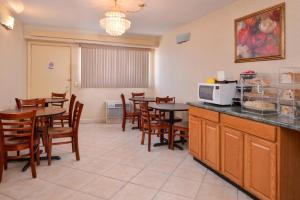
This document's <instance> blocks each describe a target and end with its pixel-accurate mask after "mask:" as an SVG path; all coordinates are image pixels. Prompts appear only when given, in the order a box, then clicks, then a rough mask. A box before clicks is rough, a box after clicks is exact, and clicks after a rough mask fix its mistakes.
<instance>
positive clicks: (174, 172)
mask: <svg viewBox="0 0 300 200" xmlns="http://www.w3.org/2000/svg"><path fill="white" fill-rule="evenodd" d="M120 130H121V129H120V126H119V125H106V124H82V125H81V127H80V152H81V160H80V161H79V162H77V161H76V160H75V155H74V154H72V153H71V152H70V151H71V147H70V146H69V145H62V146H54V149H53V151H54V152H53V154H54V155H60V156H61V157H62V160H59V161H53V162H52V165H51V166H50V167H49V166H47V162H46V161H42V163H41V165H40V166H38V167H37V173H38V178H36V179H32V178H31V173H30V170H27V171H26V172H21V168H22V166H23V165H24V163H9V166H8V170H7V171H4V173H3V181H2V183H1V184H0V199H1V200H12V199H30V200H35V199H38V200H46V199H47V200H52V199H55V200H63V199H66V200H96V199H98V200H101V199H102V200H103V199H112V200H151V199H152V200H249V199H250V198H249V197H248V196H247V195H245V194H244V193H242V192H240V191H238V189H237V188H235V187H233V186H231V185H230V184H228V183H227V182H225V181H223V180H222V179H220V178H219V177H218V176H216V175H214V174H213V173H212V172H210V171H209V170H207V169H206V168H205V167H203V166H202V165H200V164H198V163H197V162H195V161H194V160H193V159H192V157H191V156H190V155H189V154H188V152H187V151H186V150H185V151H180V150H175V151H171V150H168V149H167V147H157V148H153V149H152V150H153V151H152V152H151V153H148V152H147V146H146V145H145V146H142V145H140V132H139V131H137V130H135V131H133V130H131V129H130V128H129V127H128V128H127V130H126V132H125V133H124V132H121V131H120Z"/></svg>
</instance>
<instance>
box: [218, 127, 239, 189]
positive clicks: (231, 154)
mask: <svg viewBox="0 0 300 200" xmlns="http://www.w3.org/2000/svg"><path fill="white" fill-rule="evenodd" d="M221 148H222V149H221V165H222V173H223V174H224V175H225V176H227V177H228V178H230V179H231V180H232V181H234V182H235V183H237V184H238V185H240V186H243V177H244V174H243V173H244V170H243V168H244V163H243V162H244V134H243V133H242V132H240V131H237V130H234V129H231V128H228V127H222V133H221Z"/></svg>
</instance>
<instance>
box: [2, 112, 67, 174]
mask: <svg viewBox="0 0 300 200" xmlns="http://www.w3.org/2000/svg"><path fill="white" fill-rule="evenodd" d="M33 110H36V117H37V118H38V117H48V118H50V119H51V118H52V117H54V116H56V115H60V114H63V113H65V112H66V109H64V108H60V107H43V108H22V109H12V110H4V111H1V113H7V114H17V113H22V112H28V111H33ZM50 121H51V120H50ZM51 158H52V160H60V159H61V158H60V157H59V156H52V157H51ZM24 160H25V161H27V163H26V165H25V166H24V167H23V169H22V171H26V170H27V169H28V168H29V166H30V162H29V159H27V158H26V159H24ZM40 160H48V157H47V156H44V157H40Z"/></svg>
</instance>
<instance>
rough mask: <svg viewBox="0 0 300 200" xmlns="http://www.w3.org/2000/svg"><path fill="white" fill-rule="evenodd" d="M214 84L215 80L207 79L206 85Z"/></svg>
mask: <svg viewBox="0 0 300 200" xmlns="http://www.w3.org/2000/svg"><path fill="white" fill-rule="evenodd" d="M215 82H216V79H215V78H209V79H207V81H206V83H208V84H214V83H215Z"/></svg>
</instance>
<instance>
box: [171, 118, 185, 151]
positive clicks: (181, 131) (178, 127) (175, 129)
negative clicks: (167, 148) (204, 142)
mask: <svg viewBox="0 0 300 200" xmlns="http://www.w3.org/2000/svg"><path fill="white" fill-rule="evenodd" d="M188 132H189V124H188V122H177V123H175V124H173V126H172V139H171V149H172V150H174V142H175V137H176V136H179V137H180V140H181V141H182V143H184V139H188V138H189V135H188Z"/></svg>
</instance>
